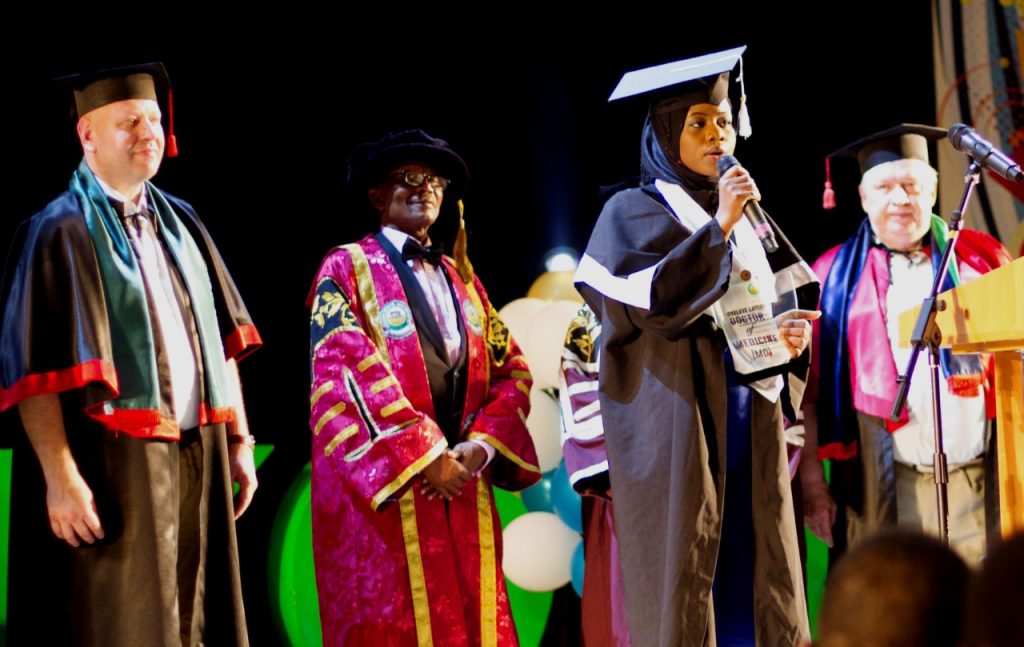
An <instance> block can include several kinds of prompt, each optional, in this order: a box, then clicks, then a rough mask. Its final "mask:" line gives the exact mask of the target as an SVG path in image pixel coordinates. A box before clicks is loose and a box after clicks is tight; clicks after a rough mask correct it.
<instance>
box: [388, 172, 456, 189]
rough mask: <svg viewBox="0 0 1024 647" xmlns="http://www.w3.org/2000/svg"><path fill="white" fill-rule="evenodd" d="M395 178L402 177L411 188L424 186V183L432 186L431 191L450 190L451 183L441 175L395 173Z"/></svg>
mask: <svg viewBox="0 0 1024 647" xmlns="http://www.w3.org/2000/svg"><path fill="white" fill-rule="evenodd" d="M393 175H394V176H395V177H399V176H400V177H401V178H402V181H403V182H405V183H406V184H408V185H409V186H411V187H418V186H422V185H423V183H424V182H426V183H427V184H429V185H430V188H431V189H435V190H436V189H440V190H441V191H444V190H445V189H447V188H448V185H449V184H450V183H451V180H449V179H448V178H446V177H441V176H440V175H427V174H426V173H421V172H419V171H395V172H394V174H393Z"/></svg>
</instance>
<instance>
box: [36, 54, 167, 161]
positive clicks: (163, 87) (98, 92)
mask: <svg viewBox="0 0 1024 647" xmlns="http://www.w3.org/2000/svg"><path fill="white" fill-rule="evenodd" d="M53 82H54V83H56V84H57V86H58V87H59V88H60V89H61V90H63V91H64V92H66V93H68V94H70V95H72V96H73V98H74V106H75V115H76V116H78V117H81V116H82V115H85V114H88V113H90V112H92V111H93V110H95V109H96V108H101V107H103V106H105V105H107V104H108V103H114V102H116V101H127V100H129V99H150V100H152V101H159V99H158V98H157V97H158V96H159V93H161V92H166V93H167V156H168V157H177V156H178V140H177V137H176V136H175V134H174V100H173V98H172V96H171V81H170V79H169V78H168V76H167V70H165V69H164V65H163V63H140V64H138V65H125V66H122V67H111V68H105V69H100V70H89V71H85V72H79V73H77V74H68V75H66V76H61V77H57V78H56V79H54V80H53Z"/></svg>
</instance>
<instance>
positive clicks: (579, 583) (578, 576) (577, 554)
mask: <svg viewBox="0 0 1024 647" xmlns="http://www.w3.org/2000/svg"><path fill="white" fill-rule="evenodd" d="M569 572H570V574H571V575H572V590H573V591H576V595H578V596H580V597H581V598H582V597H583V574H584V573H585V572H586V570H585V568H584V561H583V542H582V541H581V542H580V545H579V546H577V547H576V550H574V551H573V553H572V561H571V562H570V563H569Z"/></svg>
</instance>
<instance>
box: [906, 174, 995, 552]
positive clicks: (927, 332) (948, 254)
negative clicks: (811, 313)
mask: <svg viewBox="0 0 1024 647" xmlns="http://www.w3.org/2000/svg"><path fill="white" fill-rule="evenodd" d="M980 172H981V164H979V163H978V162H977V161H975V160H974V159H973V158H971V163H970V165H969V166H968V167H967V173H966V174H964V192H963V195H962V196H961V197H960V206H959V207H958V208H957V209H956V210H955V211H954V212H953V215H952V218H951V219H950V223H949V232H950V235H949V243H948V244H947V245H946V249H945V250H944V251H943V253H942V261H941V262H940V263H939V271H938V273H936V275H935V278H934V280H932V289H931V293H930V294H929V295H928V297H927V298H925V300H924V301H922V302H921V312H920V313H919V314H918V316H917V322H916V323H915V324H914V332H913V333H912V334H911V336H910V342H911V344H913V346H914V349H913V351H911V353H910V360H909V361H908V362H907V369H906V371H904V372H903V373H902V374H901V375H900V376H899V377H897V378H896V383H897V384H898V385H899V392H898V393H897V395H896V401H895V402H893V404H892V411H891V412H890V413H889V419H890V420H892V421H893V422H896V421H897V420H899V419H900V414H901V413H902V412H903V407H904V406H906V404H907V395H908V394H909V393H910V379H911V377H912V376H913V374H914V366H916V365H917V356H918V355H919V354H920V353H921V351H923V350H924V349H925V347H927V348H928V367H929V368H930V369H931V383H932V412H933V414H934V415H933V416H932V418H933V421H932V422H933V425H932V426H933V428H934V436H935V454H934V456H933V463H934V466H935V500H936V504H937V507H936V509H937V511H938V521H939V538H940V539H941V540H942V543H944V544H946V545H947V546H948V545H949V503H948V498H947V496H948V495H947V483H948V482H949V470H948V468H947V465H946V450H945V448H944V446H943V444H942V405H941V402H940V400H939V384H940V382H939V346H940V344H941V343H942V331H941V330H939V327H938V325H937V324H936V323H935V316H936V314H938V313H939V312H940V311H942V310H945V309H946V304H945V302H943V301H941V300H939V299H938V298H937V296H938V294H939V288H940V286H941V285H942V279H943V277H944V276H946V273H947V272H948V271H949V266H950V264H951V262H952V260H953V248H954V247H955V246H956V241H957V236H958V234H959V233H960V226H961V224H962V223H963V214H964V211H966V210H967V203H968V201H970V199H971V193H972V191H973V190H974V187H975V185H977V184H978V181H979V173H980Z"/></svg>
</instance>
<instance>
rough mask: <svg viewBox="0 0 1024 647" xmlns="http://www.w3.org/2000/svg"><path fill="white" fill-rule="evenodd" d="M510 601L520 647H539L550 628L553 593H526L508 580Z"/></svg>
mask: <svg viewBox="0 0 1024 647" xmlns="http://www.w3.org/2000/svg"><path fill="white" fill-rule="evenodd" d="M505 586H507V587H508V601H509V604H511V605H512V619H513V620H515V622H516V633H517V634H518V635H519V645H520V647H537V646H538V645H540V639H541V638H543V637H544V629H545V628H546V627H547V626H548V615H549V614H550V613H551V600H552V599H553V598H554V595H555V594H554V592H553V591H542V592H540V593H534V592H533V591H524V590H523V589H521V588H519V587H518V586H516V585H515V584H513V583H512V582H509V581H508V579H507V578H506V579H505Z"/></svg>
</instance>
